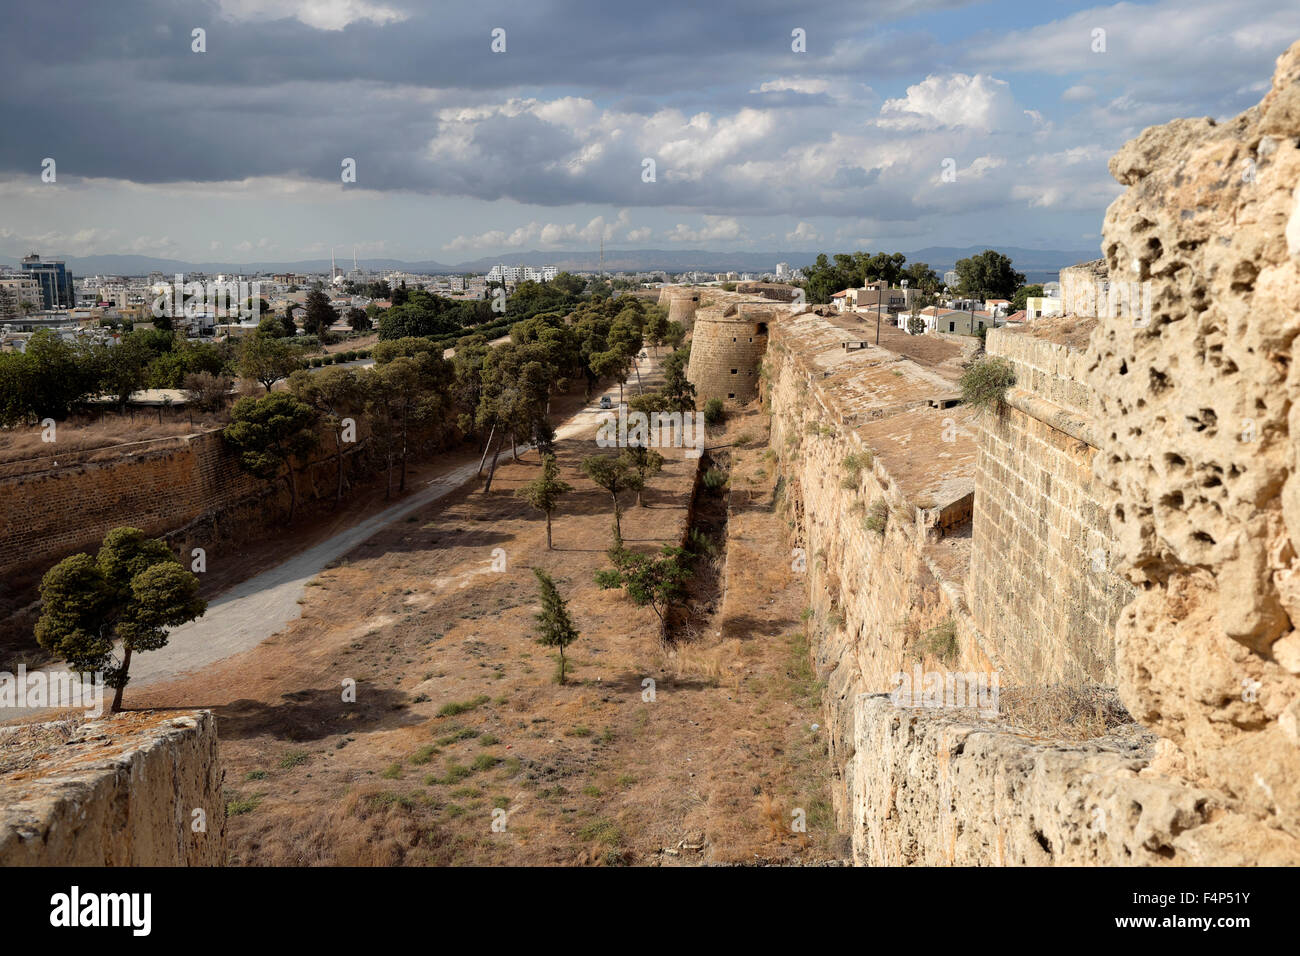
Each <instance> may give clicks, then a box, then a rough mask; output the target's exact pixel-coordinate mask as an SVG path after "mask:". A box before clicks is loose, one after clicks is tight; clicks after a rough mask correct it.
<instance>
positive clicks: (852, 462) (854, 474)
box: [844, 451, 875, 490]
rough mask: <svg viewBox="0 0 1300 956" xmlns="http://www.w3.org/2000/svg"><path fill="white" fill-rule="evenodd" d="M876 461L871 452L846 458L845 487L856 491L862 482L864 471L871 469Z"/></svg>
mask: <svg viewBox="0 0 1300 956" xmlns="http://www.w3.org/2000/svg"><path fill="white" fill-rule="evenodd" d="M874 461H875V458H874V456H873V455H872V454H871V452H869V451H864V452H859V453H858V454H856V455H846V456H845V457H844V472H845V474H844V487H845V488H848V489H849V490H855V489H856V488H857V487H858V485H859V484H861V482H862V471H863V469H864V468H870V467H871V465H872V463H873V462H874Z"/></svg>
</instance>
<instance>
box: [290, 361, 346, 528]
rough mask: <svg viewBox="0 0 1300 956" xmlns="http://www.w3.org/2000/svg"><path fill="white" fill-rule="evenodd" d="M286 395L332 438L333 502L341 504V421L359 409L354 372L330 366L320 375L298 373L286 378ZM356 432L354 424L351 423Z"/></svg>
mask: <svg viewBox="0 0 1300 956" xmlns="http://www.w3.org/2000/svg"><path fill="white" fill-rule="evenodd" d="M289 392H290V393H291V394H292V395H293V396H294V397H295V398H297V399H299V400H300V401H302V402H304V403H306V404H307V405H310V406H311V407H312V408H314V409H315V410H316V412H317V413H318V414H319V415H320V417H321V421H322V423H323V424H324V425H325V426H326V427H327V428H328V429H329V432H330V434H331V435H332V436H333V437H334V459H335V464H336V479H337V480H336V482H335V491H334V502H335V504H338V503H339V502H341V501H342V500H343V444H344V434H343V430H344V419H345V418H346V417H347V416H349V415H352V414H354V413H356V412H358V411H359V410H360V409H361V406H362V396H361V386H360V385H359V384H358V382H357V375H356V372H355V371H354V370H353V369H350V368H339V367H338V366H331V367H329V368H323V369H321V370H320V371H319V372H311V371H308V370H307V369H299V370H298V371H297V372H294V373H293V375H291V376H289ZM353 427H354V428H355V427H356V425H355V422H354V423H353Z"/></svg>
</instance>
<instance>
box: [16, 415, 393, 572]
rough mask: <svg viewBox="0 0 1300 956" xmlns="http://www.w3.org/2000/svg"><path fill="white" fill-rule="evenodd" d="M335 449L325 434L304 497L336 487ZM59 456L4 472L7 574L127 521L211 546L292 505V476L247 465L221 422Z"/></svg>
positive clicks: (187, 545)
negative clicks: (95, 456) (108, 449)
mask: <svg viewBox="0 0 1300 956" xmlns="http://www.w3.org/2000/svg"><path fill="white" fill-rule="evenodd" d="M367 436H368V432H367V429H366V427H365V422H364V420H362V421H361V422H358V441H357V442H356V443H355V444H354V445H351V446H350V447H349V448H348V449H347V451H346V452H345V456H346V458H345V474H347V473H348V472H350V471H351V469H352V468H353V467H355V465H356V462H355V461H354V459H356V457H357V455H358V453H360V452H361V451H362V450H363V449H364V447H365V440H366V438H367ZM332 449H333V442H332V440H331V439H329V438H325V439H323V441H322V444H321V446H320V451H318V452H317V453H316V455H315V457H314V458H313V459H312V461H310V462H308V463H306V464H300V465H299V467H298V468H297V469H296V473H297V476H298V478H297V480H298V493H299V496H300V499H301V500H309V499H311V498H313V497H317V496H319V495H328V494H330V493H331V492H332V490H333V489H334V487H335V481H336V474H337V472H336V465H335V461H334V459H333V457H332V456H331V454H330V452H331V451H332ZM99 454H101V455H102V452H100V453H99ZM55 461H58V459H52V460H51V465H52V467H50V468H48V469H46V470H44V471H34V472H29V473H26V474H20V475H11V476H8V477H0V501H3V502H4V503H5V506H4V507H3V508H0V571H3V572H4V573H6V574H16V573H18V572H21V571H24V570H28V569H33V568H43V567H45V566H47V565H49V564H52V563H53V562H55V561H57V560H59V559H61V558H63V557H64V556H66V555H68V554H72V553H74V552H76V551H79V550H92V551H93V550H94V549H97V548H98V547H99V544H100V542H101V540H102V539H103V537H104V534H105V533H106V532H107V531H109V530H111V529H112V528H116V527H119V526H121V525H131V526H133V527H137V528H141V529H143V530H144V531H146V532H148V533H149V534H152V535H158V536H162V537H166V538H168V539H169V540H170V542H171V543H172V544H173V545H175V546H176V547H179V548H180V549H181V550H182V551H188V550H189V549H191V548H194V547H203V548H206V549H208V550H209V552H210V553H211V552H213V551H214V549H216V548H219V547H220V546H221V545H227V546H228V545H230V544H232V543H235V542H238V541H240V540H243V539H245V538H247V537H249V536H256V535H260V534H261V533H262V532H264V530H265V527H266V525H267V523H268V522H275V521H276V520H278V518H279V516H280V514H281V511H282V509H286V508H287V507H288V500H289V494H288V491H287V489H286V488H285V486H284V482H283V481H277V482H276V483H275V484H274V485H271V484H269V483H268V482H265V481H262V480H261V479H259V478H255V477H254V476H252V475H250V474H248V473H247V472H245V471H244V470H243V469H241V468H240V466H239V460H238V457H237V455H236V453H235V452H234V451H232V450H231V448H230V446H229V445H227V444H226V443H225V442H224V440H223V439H222V437H221V433H220V431H219V430H214V431H210V432H203V433H200V434H196V435H187V436H183V437H181V438H179V439H177V440H175V441H170V440H169V441H168V442H161V443H158V444H157V445H156V446H154V447H148V446H146V447H145V448H144V450H142V451H137V452H135V453H134V454H125V455H121V456H118V457H114V458H107V459H105V460H100V461H88V460H81V461H77V460H74V461H73V462H71V463H67V462H61V463H60V464H58V465H55V464H54V463H55Z"/></svg>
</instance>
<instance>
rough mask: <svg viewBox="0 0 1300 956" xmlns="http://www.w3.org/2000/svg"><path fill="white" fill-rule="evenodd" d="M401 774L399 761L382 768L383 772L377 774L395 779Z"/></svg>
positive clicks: (387, 778) (388, 778)
mask: <svg viewBox="0 0 1300 956" xmlns="http://www.w3.org/2000/svg"><path fill="white" fill-rule="evenodd" d="M401 775H402V765H401V764H400V763H394V764H389V765H388V766H387V767H385V768H384V772H383V773H381V774H380V775H379V776H381V777H383V778H384V779H385V780H396V779H397V778H398V777H400V776H401Z"/></svg>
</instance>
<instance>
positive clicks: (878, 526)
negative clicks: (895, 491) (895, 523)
mask: <svg viewBox="0 0 1300 956" xmlns="http://www.w3.org/2000/svg"><path fill="white" fill-rule="evenodd" d="M863 524H864V525H865V526H866V529H867V530H868V531H872V532H875V533H876V534H878V535H880V536H881V537H882V538H883V537H884V536H885V529H886V528H887V527H889V505H888V503H887V502H886V501H885V499H884V498H877V499H876V500H875V502H873V503H872V505H871V510H870V511H868V512H867V517H866V519H865V520H864V521H863Z"/></svg>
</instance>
